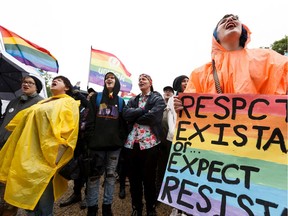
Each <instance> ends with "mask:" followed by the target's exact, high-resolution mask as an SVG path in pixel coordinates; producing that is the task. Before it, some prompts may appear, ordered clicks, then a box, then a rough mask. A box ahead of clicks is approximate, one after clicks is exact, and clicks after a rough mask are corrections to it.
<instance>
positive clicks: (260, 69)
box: [174, 14, 288, 110]
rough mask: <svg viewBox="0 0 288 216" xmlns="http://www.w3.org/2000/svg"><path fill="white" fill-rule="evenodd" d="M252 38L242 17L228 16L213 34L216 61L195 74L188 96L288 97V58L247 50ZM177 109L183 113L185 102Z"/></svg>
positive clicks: (179, 102) (175, 103)
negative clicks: (242, 95) (271, 95)
mask: <svg viewBox="0 0 288 216" xmlns="http://www.w3.org/2000/svg"><path fill="white" fill-rule="evenodd" d="M250 34H251V32H250V30H249V28H248V27H247V26H246V25H244V24H242V23H241V22H240V21H239V19H238V16H235V15H233V14H227V15H225V16H224V17H223V18H222V19H221V20H220V21H219V22H218V24H217V26H216V28H215V30H214V33H213V38H212V61H211V62H209V63H207V64H205V65H203V66H201V67H199V68H197V69H195V70H194V71H193V72H192V73H191V75H190V79H189V82H188V85H187V88H186V90H185V91H184V92H186V93H217V92H218V93H241V94H243V93H244V94H246V93H247V94H277V95H284V94H286V93H287V71H288V57H286V56H282V55H280V54H278V53H277V52H275V51H273V50H270V49H247V44H248V43H249V41H250ZM213 74H215V77H214V75H213ZM217 79H218V80H219V88H218V91H217V90H216V85H215V83H217ZM215 80H216V82H215ZM219 90H220V91H219ZM174 106H175V108H176V110H180V109H182V103H181V101H179V100H178V99H175V100H174Z"/></svg>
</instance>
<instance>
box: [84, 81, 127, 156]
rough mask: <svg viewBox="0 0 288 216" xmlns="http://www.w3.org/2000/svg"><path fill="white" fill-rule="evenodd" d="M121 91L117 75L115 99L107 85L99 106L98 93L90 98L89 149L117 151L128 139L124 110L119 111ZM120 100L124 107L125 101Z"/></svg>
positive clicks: (86, 134) (88, 118) (88, 121)
mask: <svg viewBox="0 0 288 216" xmlns="http://www.w3.org/2000/svg"><path fill="white" fill-rule="evenodd" d="M104 80H105V79H104ZM119 91H120V82H119V80H118V78H117V77H116V75H115V86H114V88H113V98H110V97H109V93H108V90H107V88H106V85H104V90H103V93H102V100H101V102H100V105H99V106H98V105H97V104H96V98H97V95H98V93H95V94H94V95H93V96H92V97H91V98H90V101H89V103H88V109H89V110H88V115H87V121H86V129H85V130H86V131H85V136H86V139H88V148H90V149H92V150H99V151H102V150H103V151H109V150H116V149H118V148H121V147H122V146H123V145H124V143H125V141H126V138H127V124H126V122H125V120H124V119H123V118H122V110H120V109H119V104H118V103H119V99H118V97H119V96H118V93H119ZM120 100H122V103H123V106H122V107H124V106H125V102H124V100H123V99H122V98H120ZM107 111H109V112H107Z"/></svg>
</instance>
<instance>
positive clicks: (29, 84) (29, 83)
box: [22, 81, 35, 87]
mask: <svg viewBox="0 0 288 216" xmlns="http://www.w3.org/2000/svg"><path fill="white" fill-rule="evenodd" d="M25 84H26V85H28V86H30V87H31V86H34V85H35V83H33V82H27V81H23V82H22V85H25Z"/></svg>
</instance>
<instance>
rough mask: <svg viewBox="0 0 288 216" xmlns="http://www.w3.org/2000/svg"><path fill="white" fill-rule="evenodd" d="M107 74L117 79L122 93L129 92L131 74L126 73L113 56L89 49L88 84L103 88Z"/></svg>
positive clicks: (120, 63) (122, 65)
mask: <svg viewBox="0 0 288 216" xmlns="http://www.w3.org/2000/svg"><path fill="white" fill-rule="evenodd" d="M107 72H113V73H114V74H115V75H116V76H117V77H118V79H119V81H120V84H121V88H120V90H121V91H122V92H130V91H131V89H132V80H131V79H130V76H131V74H130V73H129V72H128V71H127V69H126V68H125V66H124V64H123V63H122V62H121V61H120V60H119V59H118V58H117V57H116V56H115V55H113V54H111V53H108V52H104V51H101V50H96V49H93V48H92V47H91V59H90V72H89V79H88V82H91V83H94V84H97V85H100V86H104V77H105V74H106V73H107Z"/></svg>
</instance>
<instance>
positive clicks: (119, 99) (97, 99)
mask: <svg viewBox="0 0 288 216" xmlns="http://www.w3.org/2000/svg"><path fill="white" fill-rule="evenodd" d="M117 97H118V104H119V112H122V110H123V104H124V99H123V98H121V97H119V96H117ZM101 99H102V92H98V93H97V97H96V107H97V108H98V107H99V106H100V103H101Z"/></svg>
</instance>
